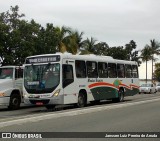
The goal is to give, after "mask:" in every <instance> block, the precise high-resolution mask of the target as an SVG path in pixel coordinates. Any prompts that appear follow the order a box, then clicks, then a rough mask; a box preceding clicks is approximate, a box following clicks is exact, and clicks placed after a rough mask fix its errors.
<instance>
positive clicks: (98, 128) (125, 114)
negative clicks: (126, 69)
mask: <svg viewBox="0 0 160 141" xmlns="http://www.w3.org/2000/svg"><path fill="white" fill-rule="evenodd" d="M0 113H1V114H0V132H71V133H73V132H103V133H105V132H106V133H108V132H114V133H115V132H123V133H125V132H137V133H139V132H160V94H159V93H157V94H140V95H139V94H138V95H136V96H133V97H126V98H125V102H122V103H112V102H111V101H104V102H102V103H101V104H100V105H94V106H91V105H88V106H87V107H85V108H81V109H80V108H72V107H65V108H64V109H62V108H61V109H60V110H58V111H47V110H46V109H45V108H44V107H22V108H21V109H20V110H16V111H8V110H7V109H0ZM95 134H96V133H95ZM100 139H101V140H117V138H112V139H111V138H108V139H106V138H104V139H103V138H95V139H93V138H87V139H85V140H100ZM47 140H53V139H51V138H50V139H47ZM57 140H75V139H70V138H66V139H64V138H63V139H61V138H60V139H57ZM76 140H81V139H80V138H79V139H76ZM83 140H84V138H83ZM118 140H128V139H126V138H119V139H118ZM129 140H160V138H159V139H157V138H129Z"/></svg>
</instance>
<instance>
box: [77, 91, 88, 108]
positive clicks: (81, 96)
mask: <svg viewBox="0 0 160 141" xmlns="http://www.w3.org/2000/svg"><path fill="white" fill-rule="evenodd" d="M85 105H86V98H85V96H84V94H82V93H80V94H79V96H78V103H77V107H79V108H82V107H84V106H85Z"/></svg>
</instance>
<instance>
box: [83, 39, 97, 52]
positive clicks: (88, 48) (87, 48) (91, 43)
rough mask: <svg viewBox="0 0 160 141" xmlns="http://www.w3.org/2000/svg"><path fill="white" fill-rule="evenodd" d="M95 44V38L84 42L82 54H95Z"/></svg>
mask: <svg viewBox="0 0 160 141" xmlns="http://www.w3.org/2000/svg"><path fill="white" fill-rule="evenodd" d="M95 43H96V40H95V39H94V38H93V37H91V39H89V38H87V39H86V40H84V42H83V47H82V50H81V54H94V49H95Z"/></svg>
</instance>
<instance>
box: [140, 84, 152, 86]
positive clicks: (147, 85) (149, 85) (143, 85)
mask: <svg viewBox="0 0 160 141" xmlns="http://www.w3.org/2000/svg"><path fill="white" fill-rule="evenodd" d="M151 86H152V84H142V85H141V87H151Z"/></svg>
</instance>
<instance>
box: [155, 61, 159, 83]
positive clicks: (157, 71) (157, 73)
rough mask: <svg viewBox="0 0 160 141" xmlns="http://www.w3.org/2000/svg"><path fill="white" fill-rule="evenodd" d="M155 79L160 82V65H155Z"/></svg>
mask: <svg viewBox="0 0 160 141" xmlns="http://www.w3.org/2000/svg"><path fill="white" fill-rule="evenodd" d="M154 77H155V79H156V80H158V81H159V82H160V63H155V71H154Z"/></svg>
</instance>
